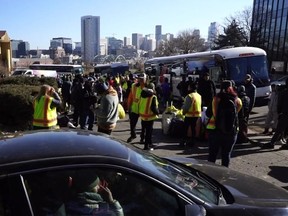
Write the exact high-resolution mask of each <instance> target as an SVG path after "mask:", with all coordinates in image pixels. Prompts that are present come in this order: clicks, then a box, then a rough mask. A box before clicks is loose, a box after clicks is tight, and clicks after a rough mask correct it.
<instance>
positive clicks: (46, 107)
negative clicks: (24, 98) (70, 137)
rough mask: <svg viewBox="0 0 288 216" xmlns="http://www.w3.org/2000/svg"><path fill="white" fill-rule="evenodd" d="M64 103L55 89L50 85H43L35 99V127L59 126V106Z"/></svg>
mask: <svg viewBox="0 0 288 216" xmlns="http://www.w3.org/2000/svg"><path fill="white" fill-rule="evenodd" d="M61 104H62V101H61V98H60V96H59V95H58V93H57V92H56V91H55V89H54V88H53V87H51V86H49V85H42V86H41V88H40V91H39V93H38V95H37V96H36V97H35V99H34V101H33V108H34V113H33V129H35V130H36V129H54V128H57V108H60V107H61Z"/></svg>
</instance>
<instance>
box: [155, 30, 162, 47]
mask: <svg viewBox="0 0 288 216" xmlns="http://www.w3.org/2000/svg"><path fill="white" fill-rule="evenodd" d="M155 40H156V46H158V45H159V43H160V41H161V40H162V26H161V25H156V26H155Z"/></svg>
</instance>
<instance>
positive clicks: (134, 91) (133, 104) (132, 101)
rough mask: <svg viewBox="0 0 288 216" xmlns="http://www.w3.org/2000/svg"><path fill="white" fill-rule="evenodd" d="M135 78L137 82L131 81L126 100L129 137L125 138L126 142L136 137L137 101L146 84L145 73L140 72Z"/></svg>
mask: <svg viewBox="0 0 288 216" xmlns="http://www.w3.org/2000/svg"><path fill="white" fill-rule="evenodd" d="M137 80H138V81H137V83H133V84H132V86H131V90H130V93H129V96H128V101H127V107H128V112H129V121H130V137H129V138H128V139H127V142H128V143H129V142H131V141H132V140H134V139H135V138H136V125H137V122H138V118H139V101H140V96H141V92H142V89H143V88H144V87H145V85H146V80H147V75H146V74H145V73H141V74H139V75H137Z"/></svg>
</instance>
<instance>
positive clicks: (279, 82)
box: [271, 75, 288, 86]
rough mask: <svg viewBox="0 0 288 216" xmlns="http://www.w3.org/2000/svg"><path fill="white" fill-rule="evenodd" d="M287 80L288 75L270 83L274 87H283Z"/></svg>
mask: <svg viewBox="0 0 288 216" xmlns="http://www.w3.org/2000/svg"><path fill="white" fill-rule="evenodd" d="M287 78H288V75H285V76H282V77H280V78H279V79H277V80H274V81H272V82H271V85H272V84H275V85H281V86H282V85H285V82H286V79H287Z"/></svg>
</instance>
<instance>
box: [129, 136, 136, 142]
mask: <svg viewBox="0 0 288 216" xmlns="http://www.w3.org/2000/svg"><path fill="white" fill-rule="evenodd" d="M134 139H136V136H130V137H129V138H128V139H127V143H130V142H131V141H132V140H134Z"/></svg>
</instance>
